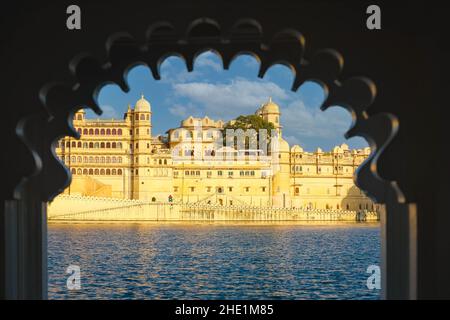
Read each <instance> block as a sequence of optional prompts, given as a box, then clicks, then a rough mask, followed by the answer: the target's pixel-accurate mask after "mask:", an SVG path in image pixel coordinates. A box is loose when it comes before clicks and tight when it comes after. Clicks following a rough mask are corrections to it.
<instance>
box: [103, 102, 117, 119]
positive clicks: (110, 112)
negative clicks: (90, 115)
mask: <svg viewBox="0 0 450 320" xmlns="http://www.w3.org/2000/svg"><path fill="white" fill-rule="evenodd" d="M100 108H101V109H102V110H103V113H102V115H101V117H102V118H104V119H111V118H114V119H118V118H119V113H118V112H117V110H116V109H114V107H113V106H110V105H102V106H100Z"/></svg>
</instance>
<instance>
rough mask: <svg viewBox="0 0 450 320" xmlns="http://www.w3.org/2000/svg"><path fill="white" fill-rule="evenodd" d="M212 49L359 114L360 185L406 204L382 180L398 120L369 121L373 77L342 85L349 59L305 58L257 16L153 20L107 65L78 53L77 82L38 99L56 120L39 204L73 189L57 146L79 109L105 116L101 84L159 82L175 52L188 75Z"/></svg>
mask: <svg viewBox="0 0 450 320" xmlns="http://www.w3.org/2000/svg"><path fill="white" fill-rule="evenodd" d="M206 50H213V51H214V52H216V53H217V54H218V55H219V57H220V58H221V59H222V63H223V67H224V69H228V67H229V66H230V64H231V62H232V61H233V59H235V58H236V57H237V56H239V55H241V54H251V55H253V56H254V57H255V58H256V59H257V60H258V61H259V62H260V70H259V74H258V76H259V77H263V76H264V75H265V73H266V71H267V70H268V69H269V68H270V67H271V66H272V65H274V64H277V63H281V64H284V65H286V66H288V67H289V68H290V69H291V70H292V72H293V73H294V81H293V84H292V90H293V91H296V90H297V89H298V88H299V87H300V86H301V85H302V84H303V83H304V82H305V81H315V82H317V83H319V84H320V85H321V86H322V87H323V89H324V90H325V92H326V94H327V98H326V101H325V102H324V104H323V105H322V107H321V108H322V110H326V109H327V108H328V107H330V106H333V105H339V106H343V107H344V108H346V109H347V110H348V111H349V112H350V113H351V114H352V117H353V124H352V127H351V128H350V129H349V130H348V132H347V133H346V138H350V137H354V136H362V137H363V138H365V139H366V140H367V141H368V142H369V145H370V147H371V150H372V153H371V155H370V156H369V158H368V159H367V160H366V161H365V162H364V163H363V164H362V165H361V166H360V168H359V170H358V171H357V174H356V183H357V185H358V186H359V187H360V188H361V189H362V190H364V191H365V192H366V193H367V194H368V195H369V196H370V197H372V198H373V199H374V200H375V201H376V202H378V203H384V202H385V201H386V188H390V189H391V190H392V191H394V193H395V194H396V198H397V201H399V202H403V201H404V199H403V195H402V192H401V191H400V189H399V188H398V186H397V184H396V183H395V182H391V181H386V180H383V179H382V178H381V177H380V175H379V174H378V172H377V161H378V159H379V157H380V156H382V153H383V150H384V149H385V147H386V146H387V145H388V144H389V142H390V141H391V140H392V139H393V137H394V136H395V135H396V133H397V130H398V121H397V119H396V117H395V116H393V115H391V114H387V113H383V114H376V115H374V116H369V114H368V113H367V109H368V108H369V107H370V105H371V104H372V103H373V101H374V99H375V97H376V94H377V92H376V86H375V84H374V83H373V82H372V81H371V80H369V79H368V78H365V77H353V78H350V79H347V80H340V79H339V76H340V74H341V72H342V69H343V64H344V60H343V57H342V56H341V55H340V54H339V53H338V52H336V51H335V50H333V49H324V50H319V51H317V52H315V53H313V54H312V56H311V57H310V58H309V57H306V55H305V39H304V37H303V35H302V34H301V33H300V32H298V31H296V30H292V29H284V30H280V31H278V32H270V33H267V34H265V33H264V32H263V28H262V26H261V25H260V24H259V23H258V22H257V21H255V20H253V19H241V20H239V21H236V23H234V24H233V25H231V26H229V27H227V28H221V26H220V25H219V23H217V22H216V21H214V20H213V19H209V18H200V19H196V20H194V21H192V22H190V23H189V24H188V25H187V26H175V25H174V24H172V23H171V22H169V21H160V22H156V23H153V24H152V25H151V26H150V28H148V30H147V32H146V41H145V43H138V42H137V41H136V40H135V39H134V38H133V37H132V36H130V35H129V34H126V33H118V34H114V35H112V36H110V37H109V39H108V40H107V42H106V53H107V55H106V56H107V58H106V61H105V62H103V63H102V62H100V61H98V60H97V59H95V58H94V57H92V56H89V55H86V54H80V55H78V56H77V57H75V58H74V59H73V60H72V61H71V62H70V65H69V66H70V71H71V73H72V74H73V76H74V77H75V80H74V83H72V84H51V85H46V86H44V87H43V88H42V90H41V92H40V99H41V101H42V103H43V104H44V106H45V107H46V108H47V110H48V112H49V114H50V115H51V116H50V117H49V120H48V126H47V129H46V130H47V131H46V134H47V137H46V141H48V150H46V153H47V154H48V155H49V156H47V157H46V155H44V154H40V156H41V158H42V159H43V161H42V162H43V166H42V168H41V170H40V172H39V173H38V175H39V176H38V178H39V179H41V180H40V181H48V182H50V181H51V183H46V184H44V185H43V188H42V189H41V199H42V200H43V201H49V200H51V199H53V198H54V197H55V196H56V195H58V194H59V193H60V192H62V191H63V190H64V189H65V188H66V187H67V186H68V185H69V184H70V172H69V171H68V170H67V168H66V167H65V165H64V164H63V163H62V162H61V161H60V160H59V159H58V158H57V156H56V155H55V153H54V148H53V142H55V141H57V140H58V139H60V138H61V137H63V136H72V137H74V138H78V133H77V132H76V131H75V129H74V127H73V125H72V121H71V119H72V116H73V114H74V112H75V111H76V110H77V109H78V108H80V107H86V108H91V109H92V110H93V111H95V112H96V113H98V114H101V109H100V107H99V106H98V104H97V97H98V92H99V90H100V89H101V88H102V86H104V85H105V84H108V83H114V84H117V85H118V86H120V88H121V89H122V90H124V91H126V92H127V91H128V90H129V88H128V83H127V73H128V71H129V70H130V69H131V68H132V67H134V66H135V65H137V64H144V65H147V66H148V67H149V68H150V70H151V72H152V75H153V77H154V78H155V79H157V80H158V79H160V71H159V68H160V65H161V63H162V62H163V61H164V59H166V58H167V57H169V56H173V55H176V56H179V57H181V58H182V59H183V60H184V61H185V63H186V66H187V69H188V71H192V70H193V67H194V61H195V59H196V57H197V56H198V55H199V54H201V53H202V52H204V51H206ZM31 149H32V147H31ZM31 151H32V152H37V150H31Z"/></svg>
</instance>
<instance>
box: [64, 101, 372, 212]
mask: <svg viewBox="0 0 450 320" xmlns="http://www.w3.org/2000/svg"><path fill="white" fill-rule="evenodd" d="M255 114H256V115H259V116H260V117H262V118H263V119H264V120H266V121H267V122H271V123H272V124H273V126H274V128H275V129H274V130H273V132H272V133H271V134H270V136H271V137H270V142H269V143H268V144H267V147H261V146H260V145H258V146H256V147H253V146H252V147H250V146H247V147H242V148H239V147H236V145H233V146H223V145H222V141H223V140H222V138H221V135H222V130H223V129H224V126H225V125H226V123H224V122H223V121H221V120H217V121H216V120H213V119H210V118H208V117H204V118H194V117H192V116H191V117H188V118H187V119H185V120H183V121H181V125H180V127H179V128H173V129H170V130H168V131H167V135H164V136H163V135H158V136H153V135H152V111H151V106H150V103H149V102H148V101H147V100H146V99H145V98H144V97H143V96H142V97H141V99H139V100H138V101H137V102H136V104H135V106H134V108H132V107H131V106H128V110H127V111H126V112H125V114H124V117H123V120H115V119H111V120H104V119H86V117H85V116H86V114H85V112H84V111H83V110H81V111H78V112H77V113H75V115H74V119H73V125H74V127H75V128H76V130H77V131H78V133H79V134H80V136H81V138H80V139H78V140H77V139H74V138H71V137H65V138H63V139H61V140H60V141H59V142H58V143H57V146H56V154H57V155H58V156H59V157H60V158H61V160H62V161H64V163H65V164H66V166H67V167H68V168H69V170H70V171H71V172H72V183H71V185H70V187H68V188H67V189H66V190H65V193H66V194H68V193H69V194H73V195H84V196H97V197H112V198H121V199H139V200H146V201H150V202H165V203H167V202H174V203H177V202H183V203H193V202H197V203H202V204H212V205H226V206H242V205H246V206H248V205H251V206H258V207H259V206H261V207H287V208H292V207H295V208H305V209H308V208H310V209H338V210H339V209H341V210H361V209H368V210H373V209H374V205H373V203H372V201H371V200H370V199H369V198H367V197H366V196H365V195H364V194H363V193H362V192H361V191H360V190H359V189H358V188H357V187H356V186H355V184H354V182H353V175H354V173H355V170H356V169H357V168H358V166H359V165H360V164H361V163H362V162H363V161H364V160H365V159H366V158H367V157H368V156H369V154H370V149H369V148H364V149H353V150H350V149H349V147H348V146H347V145H346V144H342V145H340V146H336V147H334V148H333V149H332V150H330V151H327V152H325V151H322V150H321V149H320V148H318V149H317V150H316V151H314V152H307V151H305V150H303V149H302V148H301V147H300V146H298V145H294V146H292V147H290V146H289V144H288V143H287V142H286V141H285V140H284V139H283V138H282V126H281V124H280V108H279V106H278V105H277V104H276V103H274V102H273V101H272V100H271V99H269V101H267V102H266V103H265V104H263V105H261V106H260V108H259V109H258V110H257V111H256V113H255ZM218 141H219V143H218ZM267 141H269V140H267ZM260 144H261V143H260ZM237 145H239V144H237Z"/></svg>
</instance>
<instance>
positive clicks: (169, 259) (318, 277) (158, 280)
mask: <svg viewBox="0 0 450 320" xmlns="http://www.w3.org/2000/svg"><path fill="white" fill-rule="evenodd" d="M48 234H49V235H48V252H49V269H48V275H49V298H50V299H93V298H96V299H378V298H379V291H377V290H368V289H367V287H366V279H367V277H368V274H367V273H366V269H367V267H368V266H369V265H371V264H379V251H380V241H379V236H380V234H379V227H378V225H377V224H345V225H325V226H313V225H293V226H285V225H279V226H267V225H263V226H255V225H253V226H246V225H149V224H142V225H138V224H130V225H72V226H69V225H49V232H48ZM69 265H79V266H80V268H81V285H82V288H81V290H78V291H69V290H67V289H66V279H67V276H68V275H66V274H65V270H66V268H67V266H69Z"/></svg>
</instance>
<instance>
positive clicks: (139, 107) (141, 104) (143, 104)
mask: <svg viewBox="0 0 450 320" xmlns="http://www.w3.org/2000/svg"><path fill="white" fill-rule="evenodd" d="M134 112H151V106H150V102H148V101H147V100H145V98H144V95H142V96H141V98H140V99H139V100H138V101H137V102H136V106H135V107H134Z"/></svg>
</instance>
